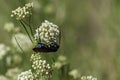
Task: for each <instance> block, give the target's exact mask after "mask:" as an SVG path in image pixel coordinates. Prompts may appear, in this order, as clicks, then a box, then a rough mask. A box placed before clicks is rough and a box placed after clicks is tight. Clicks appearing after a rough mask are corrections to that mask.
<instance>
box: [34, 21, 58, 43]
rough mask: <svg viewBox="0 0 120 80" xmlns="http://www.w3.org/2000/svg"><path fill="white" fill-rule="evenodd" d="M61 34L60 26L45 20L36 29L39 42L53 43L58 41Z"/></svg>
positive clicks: (36, 37)
mask: <svg viewBox="0 0 120 80" xmlns="http://www.w3.org/2000/svg"><path fill="white" fill-rule="evenodd" d="M59 34H60V31H59V27H58V26H57V25H55V24H53V23H51V22H49V21H47V20H45V22H43V23H42V25H41V26H40V27H39V28H37V29H36V34H35V35H34V37H35V39H36V40H37V41H38V42H41V43H44V44H47V45H50V44H51V43H56V42H57V38H58V37H59Z"/></svg>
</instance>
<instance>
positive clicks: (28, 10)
mask: <svg viewBox="0 0 120 80" xmlns="http://www.w3.org/2000/svg"><path fill="white" fill-rule="evenodd" d="M32 8H33V3H27V4H25V6H23V7H18V8H17V9H15V10H13V11H12V14H11V17H15V18H16V19H17V20H21V19H24V18H25V17H27V16H29V15H32Z"/></svg>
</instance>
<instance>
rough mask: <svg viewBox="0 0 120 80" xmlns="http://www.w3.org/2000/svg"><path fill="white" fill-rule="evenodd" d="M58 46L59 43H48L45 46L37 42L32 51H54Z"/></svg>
mask: <svg viewBox="0 0 120 80" xmlns="http://www.w3.org/2000/svg"><path fill="white" fill-rule="evenodd" d="M58 48H59V45H57V44H55V43H54V44H50V46H47V45H45V44H43V43H38V45H37V47H35V48H33V51H35V52H56V51H57V50H58Z"/></svg>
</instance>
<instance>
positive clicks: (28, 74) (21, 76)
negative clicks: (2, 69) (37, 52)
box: [18, 70, 34, 80]
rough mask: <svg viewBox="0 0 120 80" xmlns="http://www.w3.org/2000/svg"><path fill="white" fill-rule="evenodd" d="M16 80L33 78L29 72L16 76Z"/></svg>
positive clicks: (31, 79)
mask: <svg viewBox="0 0 120 80" xmlns="http://www.w3.org/2000/svg"><path fill="white" fill-rule="evenodd" d="M18 80H34V76H33V73H32V71H31V70H28V71H25V72H22V73H21V74H19V75H18Z"/></svg>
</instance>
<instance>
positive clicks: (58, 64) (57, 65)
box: [54, 62, 63, 69]
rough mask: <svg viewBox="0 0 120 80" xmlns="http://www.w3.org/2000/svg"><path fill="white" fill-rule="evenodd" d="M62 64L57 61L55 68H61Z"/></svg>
mask: <svg viewBox="0 0 120 80" xmlns="http://www.w3.org/2000/svg"><path fill="white" fill-rule="evenodd" d="M62 66H63V65H62V64H61V62H55V66H54V67H55V68H57V69H60V68H61V67H62Z"/></svg>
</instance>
